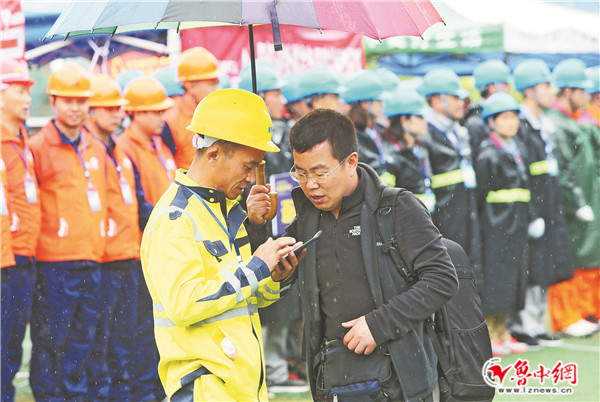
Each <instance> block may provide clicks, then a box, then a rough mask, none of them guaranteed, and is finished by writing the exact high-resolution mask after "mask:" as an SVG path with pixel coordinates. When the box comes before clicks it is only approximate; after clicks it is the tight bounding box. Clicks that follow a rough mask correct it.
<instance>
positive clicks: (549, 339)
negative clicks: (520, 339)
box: [535, 334, 563, 348]
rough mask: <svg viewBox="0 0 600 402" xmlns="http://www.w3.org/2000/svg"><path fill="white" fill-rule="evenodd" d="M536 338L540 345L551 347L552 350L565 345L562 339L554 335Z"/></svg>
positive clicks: (542, 335)
mask: <svg viewBox="0 0 600 402" xmlns="http://www.w3.org/2000/svg"><path fill="white" fill-rule="evenodd" d="M535 338H536V339H537V340H538V342H539V343H540V345H542V346H549V347H551V348H552V347H556V346H560V345H562V344H563V340H562V339H560V338H559V337H558V336H554V335H550V334H541V335H537V336H536V337H535Z"/></svg>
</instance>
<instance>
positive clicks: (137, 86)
mask: <svg viewBox="0 0 600 402" xmlns="http://www.w3.org/2000/svg"><path fill="white" fill-rule="evenodd" d="M125 100H126V101H127V102H129V103H127V104H126V105H125V110H126V111H128V112H140V111H159V110H166V109H168V108H170V107H171V106H173V104H174V103H175V102H174V101H173V99H171V98H169V97H168V96H167V91H166V90H165V87H163V86H162V84H161V83H160V82H158V81H157V80H156V78H153V77H149V76H143V77H139V78H136V79H133V80H131V81H130V82H129V83H128V84H127V85H126V86H125Z"/></svg>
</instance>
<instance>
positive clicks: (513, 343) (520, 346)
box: [504, 336, 528, 354]
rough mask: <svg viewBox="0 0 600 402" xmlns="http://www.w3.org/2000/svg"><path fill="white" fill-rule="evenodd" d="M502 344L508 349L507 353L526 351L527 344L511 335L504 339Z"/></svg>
mask: <svg viewBox="0 0 600 402" xmlns="http://www.w3.org/2000/svg"><path fill="white" fill-rule="evenodd" d="M504 346H506V348H507V349H508V353H510V354H513V353H525V352H527V350H528V348H527V344H526V343H523V342H518V341H517V340H516V339H515V338H513V337H512V336H511V337H510V338H508V340H506V341H504Z"/></svg>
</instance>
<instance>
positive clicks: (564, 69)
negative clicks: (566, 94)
mask: <svg viewBox="0 0 600 402" xmlns="http://www.w3.org/2000/svg"><path fill="white" fill-rule="evenodd" d="M552 83H553V84H554V86H555V87H557V88H582V89H585V90H588V89H589V87H590V86H591V84H592V83H591V82H590V81H589V80H588V78H587V76H586V75H585V64H583V61H581V60H579V59H566V60H563V61H561V62H560V63H558V64H557V65H556V66H555V67H554V70H553V71H552Z"/></svg>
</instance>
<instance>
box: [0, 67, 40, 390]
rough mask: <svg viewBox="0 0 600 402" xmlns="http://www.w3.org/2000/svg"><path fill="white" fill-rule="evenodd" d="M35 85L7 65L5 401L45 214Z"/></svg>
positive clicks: (31, 290) (25, 319)
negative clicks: (33, 128) (33, 145)
mask: <svg viewBox="0 0 600 402" xmlns="http://www.w3.org/2000/svg"><path fill="white" fill-rule="evenodd" d="M33 84H34V81H33V80H31V79H30V78H29V71H28V69H27V65H26V64H24V63H20V62H19V61H17V60H13V59H5V60H2V68H1V81H0V85H1V87H0V93H1V98H0V99H1V102H0V108H1V110H2V124H1V127H0V130H1V139H2V160H3V163H2V167H3V171H4V172H3V174H5V175H6V180H7V182H6V183H4V185H3V187H4V188H3V191H2V193H3V196H4V194H6V197H5V198H3V203H2V207H3V209H2V212H3V215H2V225H3V227H2V233H3V237H2V268H3V269H2V303H1V304H2V335H1V336H2V389H1V394H2V398H3V400H4V398H11V399H13V398H14V394H15V388H14V387H13V385H12V381H13V379H14V377H15V374H16V373H17V371H19V367H20V366H21V358H22V356H23V349H22V347H21V344H22V343H23V338H24V337H25V328H26V326H27V324H28V323H29V318H30V315H31V303H32V301H33V294H34V289H35V247H36V244H37V239H38V236H39V234H40V214H41V212H40V203H39V199H38V188H37V181H36V177H35V167H34V163H33V156H32V155H31V152H30V151H29V147H28V146H27V145H28V137H29V136H28V133H27V129H26V128H25V125H24V123H25V120H26V119H27V117H29V106H31V95H30V91H29V90H30V88H31V86H32V85H33ZM8 211H10V214H8ZM5 241H6V244H5ZM11 256H12V257H11ZM13 257H14V259H13ZM5 259H6V260H7V261H5ZM5 264H8V265H5Z"/></svg>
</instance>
